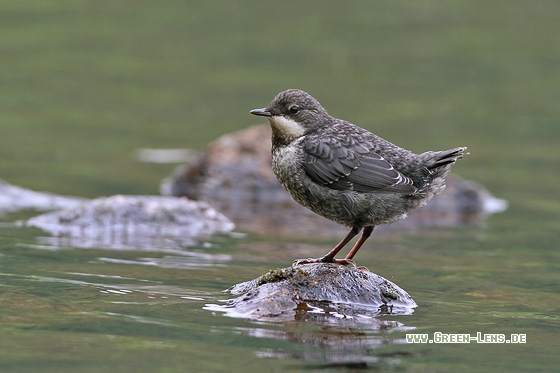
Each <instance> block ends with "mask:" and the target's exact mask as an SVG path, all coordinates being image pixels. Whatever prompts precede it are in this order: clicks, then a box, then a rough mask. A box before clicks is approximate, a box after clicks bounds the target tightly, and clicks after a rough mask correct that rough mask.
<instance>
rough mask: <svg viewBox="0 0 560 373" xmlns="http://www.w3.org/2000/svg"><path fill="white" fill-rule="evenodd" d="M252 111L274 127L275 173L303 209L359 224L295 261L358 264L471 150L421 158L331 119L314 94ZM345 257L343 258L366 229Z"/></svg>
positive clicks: (286, 94)
mask: <svg viewBox="0 0 560 373" xmlns="http://www.w3.org/2000/svg"><path fill="white" fill-rule="evenodd" d="M251 114H254V115H259V116H263V117H266V119H267V120H268V122H269V123H270V126H271V127H272V169H273V171H274V173H275V174H276V177H277V178H278V180H279V181H280V183H281V184H282V186H283V187H284V189H285V190H286V191H287V192H288V193H290V194H291V196H292V198H293V199H294V200H295V201H296V202H298V203H299V204H301V205H303V206H305V207H307V208H308V209H310V210H311V211H313V212H315V213H317V214H319V215H321V216H323V217H325V218H327V219H330V220H333V221H335V222H337V223H339V224H342V225H346V226H348V227H351V230H350V232H349V233H348V234H347V235H346V237H344V238H343V239H342V241H340V242H339V243H338V244H337V245H336V246H335V247H334V248H333V249H332V250H331V251H329V252H328V253H327V254H326V255H325V256H323V257H321V258H317V259H311V258H309V259H300V260H296V261H294V264H303V263H317V262H326V263H333V262H334V263H339V264H354V262H353V260H352V258H354V255H356V253H357V252H358V250H359V249H360V247H361V246H362V245H363V244H364V242H365V241H366V240H367V239H368V238H369V236H370V235H371V233H372V231H373V228H374V227H375V226H376V225H379V224H388V223H393V222H395V221H397V220H399V219H403V218H405V217H406V214H407V213H408V212H409V211H411V210H413V209H415V208H417V207H420V206H424V205H425V204H426V203H427V202H428V201H429V200H430V199H431V198H432V197H434V196H435V195H436V194H438V193H441V192H442V191H443V189H444V188H445V177H446V176H447V174H448V173H449V171H450V169H451V166H453V164H454V163H455V161H457V160H458V159H461V158H462V157H463V156H464V155H467V154H468V153H467V152H466V150H467V148H466V147H457V148H453V149H449V150H444V151H428V152H425V153H422V154H415V153H412V152H410V151H408V150H405V149H403V148H400V147H398V146H396V145H394V144H392V143H390V142H389V141H386V140H384V139H382V138H381V137H379V136H376V135H374V134H373V133H371V132H369V131H367V130H365V129H363V128H361V127H358V126H356V125H354V124H352V123H350V122H347V121H345V120H342V119H337V118H334V117H332V116H330V115H329V114H328V113H327V111H326V110H325V109H324V108H323V107H322V106H321V104H320V103H319V102H318V101H317V100H316V99H315V98H313V97H312V96H311V95H309V94H308V93H306V92H304V91H301V90H298V89H289V90H287V91H283V92H280V93H279V94H278V95H277V96H276V97H275V98H274V100H272V102H271V103H270V104H269V105H268V106H267V107H266V108H262V109H254V110H251ZM362 229H363V231H362V234H361V236H360V238H359V239H358V240H357V242H356V244H355V245H354V246H353V247H352V249H351V250H350V252H349V253H348V255H347V256H346V258H345V259H335V255H336V254H338V252H339V251H340V250H342V248H343V247H344V246H345V245H346V244H347V243H348V242H349V241H350V240H352V238H354V237H355V236H356V235H357V234H358V233H359V232H360V231H361V230H362Z"/></svg>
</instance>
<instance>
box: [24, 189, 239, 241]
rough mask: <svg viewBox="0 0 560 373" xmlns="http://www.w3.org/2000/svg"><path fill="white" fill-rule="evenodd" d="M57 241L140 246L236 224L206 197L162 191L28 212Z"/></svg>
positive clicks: (31, 222) (220, 230)
mask: <svg viewBox="0 0 560 373" xmlns="http://www.w3.org/2000/svg"><path fill="white" fill-rule="evenodd" d="M26 224H27V225H28V226H32V227H37V228H40V229H43V230H45V231H47V232H49V233H51V234H53V235H54V236H55V237H56V238H59V240H58V242H59V244H61V243H64V245H65V246H73V247H92V248H96V247H103V248H117V249H142V248H150V247H154V246H155V247H157V246H161V245H163V246H165V247H169V246H170V242H173V243H174V244H175V245H178V246H189V245H193V244H196V243H197V240H196V239H197V238H202V237H207V236H209V235H212V234H215V233H223V232H229V231H230V230H232V229H233V228H234V224H233V223H232V222H231V221H230V220H229V219H228V218H226V217H225V216H224V215H222V214H221V213H219V212H217V211H216V210H215V209H214V208H212V207H210V206H209V205H208V204H207V203H205V202H197V201H190V200H188V199H186V198H175V197H160V196H121V195H116V196H112V197H104V198H98V199H94V200H91V201H88V202H83V203H81V204H80V205H78V206H76V207H73V208H69V209H65V210H60V211H55V212H50V213H46V214H43V215H39V216H36V217H34V218H31V219H29V220H28V221H27V223H26Z"/></svg>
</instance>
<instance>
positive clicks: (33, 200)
mask: <svg viewBox="0 0 560 373" xmlns="http://www.w3.org/2000/svg"><path fill="white" fill-rule="evenodd" d="M84 201H86V199H85V198H77V197H66V196H59V195H57V194H53V193H47V192H36V191H33V190H29V189H25V188H22V187H18V186H15V185H11V184H8V183H7V182H5V181H3V180H0V214H1V213H3V212H12V211H19V210H41V211H47V210H56V209H62V208H70V207H75V206H78V205H79V204H80V203H82V202H84Z"/></svg>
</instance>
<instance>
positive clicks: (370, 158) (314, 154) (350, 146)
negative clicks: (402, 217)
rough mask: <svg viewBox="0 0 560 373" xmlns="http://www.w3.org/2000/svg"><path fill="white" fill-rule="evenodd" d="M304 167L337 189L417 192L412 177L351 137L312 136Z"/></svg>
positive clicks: (314, 176)
mask: <svg viewBox="0 0 560 373" xmlns="http://www.w3.org/2000/svg"><path fill="white" fill-rule="evenodd" d="M302 145H303V150H304V164H303V169H304V170H305V172H306V173H307V175H308V176H309V177H310V178H311V179H312V180H313V181H315V182H317V183H319V184H322V185H324V186H327V187H329V188H331V189H336V190H353V191H357V192H367V193H375V192H382V193H414V192H415V191H416V188H415V187H414V186H413V185H412V183H413V182H412V180H411V179H410V178H408V177H406V176H404V175H403V174H401V173H400V172H399V171H397V170H395V169H394V168H393V166H392V165H391V164H390V163H389V162H387V161H386V160H385V159H384V158H383V157H382V156H380V155H379V154H377V153H376V152H374V151H373V150H371V149H369V147H368V146H367V143H364V144H360V143H359V142H357V141H353V140H352V139H351V138H346V139H340V138H335V137H330V138H328V137H321V138H319V137H315V136H309V137H307V139H306V141H305V142H303V143H302Z"/></svg>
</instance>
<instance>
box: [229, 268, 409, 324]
mask: <svg viewBox="0 0 560 373" xmlns="http://www.w3.org/2000/svg"><path fill="white" fill-rule="evenodd" d="M227 292H229V293H231V294H233V295H238V297H237V298H234V299H232V300H230V301H229V304H228V306H226V307H223V308H222V309H221V311H225V312H226V314H228V315H229V316H234V317H245V318H249V319H267V320H274V321H287V320H294V319H296V320H298V319H299V320H301V319H309V318H313V319H317V318H328V317H331V318H332V317H335V318H348V319H356V318H359V319H362V320H371V318H373V317H376V316H379V315H386V314H391V315H407V314H411V313H412V312H413V309H414V308H415V307H417V305H416V303H415V302H414V300H413V299H412V298H411V297H410V295H409V294H408V293H407V292H406V291H404V290H403V289H401V288H400V287H398V286H397V285H395V284H394V283H392V282H391V281H389V280H387V279H385V278H383V277H381V276H379V275H377V274H375V273H372V272H369V271H367V270H362V269H357V268H355V267H352V266H342V265H338V264H328V263H313V264H304V265H298V266H293V267H288V268H282V269H276V270H271V271H269V272H268V273H265V274H264V275H262V276H260V277H258V278H256V279H254V280H251V281H247V282H243V283H240V284H237V285H235V286H233V287H231V288H230V289H228V290H227Z"/></svg>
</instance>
